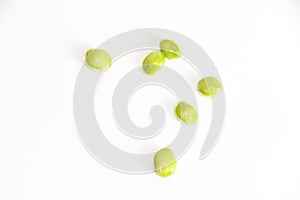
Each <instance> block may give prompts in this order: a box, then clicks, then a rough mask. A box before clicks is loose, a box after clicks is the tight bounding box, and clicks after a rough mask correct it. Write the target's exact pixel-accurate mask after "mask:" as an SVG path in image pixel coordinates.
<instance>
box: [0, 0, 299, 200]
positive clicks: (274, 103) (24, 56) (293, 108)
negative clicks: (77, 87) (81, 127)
mask: <svg viewBox="0 0 300 200" xmlns="http://www.w3.org/2000/svg"><path fill="white" fill-rule="evenodd" d="M299 20H300V3H299V1H297V0H281V1H279V0H252V1H246V0H243V1H241V0H227V1H221V0H212V1H202V0H201V1H192V0H187V1H184V4H183V2H182V1H175V0H173V1H170V0H165V1H158V0H152V1H141V0H131V1H125V0H124V1H116V0H111V1H96V0H85V1H81V0H80V1H70V0H60V1H54V0H53V1H37V0H27V1H21V0H19V1H17V0H2V1H0V61H1V72H0V95H1V96H0V102H1V104H0V159H1V161H0V199H1V200H21V199H22V200H38V199H44V200H48V199H49V200H50V199H51V200H52V199H73V200H81V199H82V200H83V199H89V200H96V199H124V200H127V199H128V200H138V199H146V200H148V199H149V200H150V199H151V200H152V199H172V198H173V199H197V200H198V199H205V200H217V199H218V200H219V199H231V200H238V199H243V200H248V199H249V200H250V199H251V200H253V199H256V200H281V199H285V200H287V199H288V200H290V199H291V200H298V199H300V170H299V169H300V156H299V154H300V145H299V143H300V129H299V113H300V106H299V102H300V95H299V91H298V90H299V85H300V84H299V78H298V76H299V66H300V59H299V52H300V38H299V35H300V23H299ZM143 27H158V28H166V29H171V30H174V31H178V32H181V33H183V34H185V35H186V36H188V37H190V38H192V39H193V40H195V41H196V42H198V43H199V44H200V45H201V46H202V47H203V48H204V49H205V50H206V51H207V52H208V54H209V55H210V56H211V58H212V59H213V60H214V62H215V64H216V66H217V68H218V70H219V73H220V74H221V77H222V79H223V83H224V86H225V89H226V98H227V115H226V124H225V127H224V131H223V137H222V138H221V140H220V142H219V144H218V145H217V147H216V149H215V150H214V151H213V153H212V154H211V155H210V156H209V157H208V158H206V159H205V160H203V161H199V160H197V157H198V154H199V150H200V146H199V145H200V144H201V143H200V142H201V141H200V140H201V137H199V138H198V139H197V141H196V142H195V143H194V145H193V146H192V148H191V149H190V150H189V151H188V153H187V154H186V155H185V156H184V157H183V158H182V159H181V160H180V162H179V164H178V170H177V171H176V174H174V175H173V176H172V177H170V178H168V179H161V178H159V177H157V176H155V175H145V176H133V175H127V174H120V173H117V172H114V171H112V170H110V169H107V168H105V167H103V166H102V165H101V164H99V163H97V162H96V161H95V160H94V159H93V158H92V157H91V156H90V155H89V154H88V153H87V152H86V151H85V149H84V148H83V147H82V145H81V143H80V141H79V138H78V137H77V134H76V132H75V127H74V123H73V116H72V93H73V87H74V82H75V79H76V76H77V73H78V71H79V69H80V67H81V63H82V60H83V55H84V52H85V51H86V50H87V49H89V48H93V47H95V46H97V45H98V44H100V43H101V42H103V41H104V40H106V39H108V38H110V37H111V36H113V35H116V34H118V33H121V32H123V31H127V30H131V29H135V28H143Z"/></svg>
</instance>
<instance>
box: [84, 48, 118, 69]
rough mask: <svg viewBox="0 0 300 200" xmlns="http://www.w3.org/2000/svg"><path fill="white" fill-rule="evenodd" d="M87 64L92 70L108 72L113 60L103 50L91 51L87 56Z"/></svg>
mask: <svg viewBox="0 0 300 200" xmlns="http://www.w3.org/2000/svg"><path fill="white" fill-rule="evenodd" d="M85 63H86V64H87V65H88V66H89V67H91V68H92V69H95V70H99V71H106V70H108V69H109V68H110V66H111V65H112V59H111V57H110V55H109V53H107V52H106V51H104V50H102V49H90V50H88V51H87V52H86V54H85Z"/></svg>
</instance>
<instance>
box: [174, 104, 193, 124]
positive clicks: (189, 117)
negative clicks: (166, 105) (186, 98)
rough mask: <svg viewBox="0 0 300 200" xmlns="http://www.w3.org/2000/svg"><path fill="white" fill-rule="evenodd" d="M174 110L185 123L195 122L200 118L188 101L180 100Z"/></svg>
mask: <svg viewBox="0 0 300 200" xmlns="http://www.w3.org/2000/svg"><path fill="white" fill-rule="evenodd" d="M174 112H175V115H176V116H177V118H178V119H179V120H181V121H182V122H184V123H185V124H194V123H195V122H196V121H197V119H198V115H197V112H196V110H195V109H194V108H193V107H192V106H191V105H189V104H188V103H186V102H179V103H178V104H177V106H176V107H175V109H174Z"/></svg>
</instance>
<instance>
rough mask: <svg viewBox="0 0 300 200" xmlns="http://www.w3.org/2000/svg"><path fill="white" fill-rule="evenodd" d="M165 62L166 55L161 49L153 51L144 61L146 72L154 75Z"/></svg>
mask: <svg viewBox="0 0 300 200" xmlns="http://www.w3.org/2000/svg"><path fill="white" fill-rule="evenodd" d="M164 64H165V56H164V54H163V53H162V52H160V51H152V52H151V53H150V54H148V55H147V56H146V58H145V59H144V61H143V69H144V72H145V73H146V74H148V75H152V74H154V73H155V72H157V71H158V70H159V69H160V68H161V67H162V66H163V65H164Z"/></svg>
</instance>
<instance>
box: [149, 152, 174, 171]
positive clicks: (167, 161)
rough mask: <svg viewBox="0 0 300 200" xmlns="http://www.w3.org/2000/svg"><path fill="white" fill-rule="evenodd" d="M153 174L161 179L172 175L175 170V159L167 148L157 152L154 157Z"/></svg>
mask: <svg viewBox="0 0 300 200" xmlns="http://www.w3.org/2000/svg"><path fill="white" fill-rule="evenodd" d="M154 170H155V173H156V174H157V175H159V176H162V177H167V176H170V175H172V174H173V173H174V172H175V170H176V158H175V156H174V153H173V151H172V150H171V149H169V148H163V149H161V150H159V151H158V152H157V153H156V154H155V156H154Z"/></svg>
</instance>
